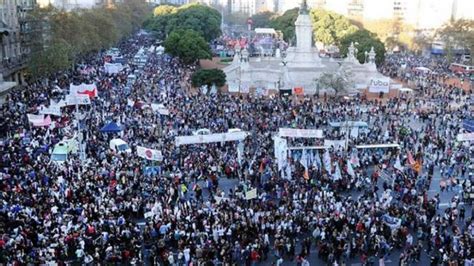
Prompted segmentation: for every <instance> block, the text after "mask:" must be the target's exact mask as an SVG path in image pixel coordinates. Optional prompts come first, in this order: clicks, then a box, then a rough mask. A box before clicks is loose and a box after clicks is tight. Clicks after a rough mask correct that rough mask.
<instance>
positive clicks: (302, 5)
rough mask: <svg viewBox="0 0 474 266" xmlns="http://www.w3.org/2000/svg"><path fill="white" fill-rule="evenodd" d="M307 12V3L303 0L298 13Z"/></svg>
mask: <svg viewBox="0 0 474 266" xmlns="http://www.w3.org/2000/svg"><path fill="white" fill-rule="evenodd" d="M308 13H309V10H308V3H307V2H306V0H303V2H302V3H301V8H300V14H304V15H306V14H308Z"/></svg>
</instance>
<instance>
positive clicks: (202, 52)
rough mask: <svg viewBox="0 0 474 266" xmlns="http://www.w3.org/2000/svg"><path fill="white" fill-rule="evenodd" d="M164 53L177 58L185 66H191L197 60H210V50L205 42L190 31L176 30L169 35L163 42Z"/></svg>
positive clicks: (197, 34)
mask: <svg viewBox="0 0 474 266" xmlns="http://www.w3.org/2000/svg"><path fill="white" fill-rule="evenodd" d="M164 47H165V51H166V52H167V53H169V54H170V55H172V56H177V57H179V58H180V59H181V61H183V63H185V64H193V63H195V62H196V61H197V60H199V59H211V49H210V48H209V45H208V43H207V41H206V40H204V38H203V37H202V36H201V35H200V34H199V33H197V32H195V31H193V30H190V29H178V30H176V31H173V32H171V33H170V34H169V36H168V38H166V40H165V42H164Z"/></svg>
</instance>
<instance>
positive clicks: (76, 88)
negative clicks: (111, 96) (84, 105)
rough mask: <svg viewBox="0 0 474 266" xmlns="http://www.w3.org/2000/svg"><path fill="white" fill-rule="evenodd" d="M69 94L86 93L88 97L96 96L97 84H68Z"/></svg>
mask: <svg viewBox="0 0 474 266" xmlns="http://www.w3.org/2000/svg"><path fill="white" fill-rule="evenodd" d="M69 95H71V96H78V95H87V96H89V97H96V96H97V86H96V85H95V84H85V83H82V84H80V85H74V84H72V83H71V84H69Z"/></svg>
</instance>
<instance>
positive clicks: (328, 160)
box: [323, 149, 332, 174]
mask: <svg viewBox="0 0 474 266" xmlns="http://www.w3.org/2000/svg"><path fill="white" fill-rule="evenodd" d="M323 160H324V168H325V169H326V171H327V172H328V173H329V174H331V172H332V169H331V156H330V155H329V149H326V152H325V153H324V156H323Z"/></svg>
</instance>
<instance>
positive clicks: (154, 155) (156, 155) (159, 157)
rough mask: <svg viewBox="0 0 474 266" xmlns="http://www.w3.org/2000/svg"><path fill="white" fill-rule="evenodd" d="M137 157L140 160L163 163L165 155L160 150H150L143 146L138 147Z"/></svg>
mask: <svg viewBox="0 0 474 266" xmlns="http://www.w3.org/2000/svg"><path fill="white" fill-rule="evenodd" d="M137 155H138V157H140V158H143V159H147V160H150V161H159V162H161V161H163V154H162V153H161V151H159V150H153V149H148V148H145V147H142V146H137Z"/></svg>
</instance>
